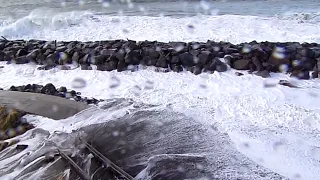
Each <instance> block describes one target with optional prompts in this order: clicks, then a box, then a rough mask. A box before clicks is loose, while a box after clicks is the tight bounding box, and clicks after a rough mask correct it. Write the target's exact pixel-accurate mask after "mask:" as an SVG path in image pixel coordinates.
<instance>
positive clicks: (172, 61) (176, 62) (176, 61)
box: [170, 56, 181, 64]
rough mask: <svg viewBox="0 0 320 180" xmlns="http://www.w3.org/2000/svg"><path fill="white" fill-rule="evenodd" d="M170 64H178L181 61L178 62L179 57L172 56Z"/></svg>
mask: <svg viewBox="0 0 320 180" xmlns="http://www.w3.org/2000/svg"><path fill="white" fill-rule="evenodd" d="M170 62H171V63H172V64H179V63H180V62H181V61H180V58H179V56H172V58H171V60H170Z"/></svg>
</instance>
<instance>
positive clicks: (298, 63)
mask: <svg viewBox="0 0 320 180" xmlns="http://www.w3.org/2000/svg"><path fill="white" fill-rule="evenodd" d="M292 65H293V66H299V65H300V61H299V60H294V61H292Z"/></svg>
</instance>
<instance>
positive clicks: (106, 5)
mask: <svg viewBox="0 0 320 180" xmlns="http://www.w3.org/2000/svg"><path fill="white" fill-rule="evenodd" d="M102 7H105V8H107V7H110V3H109V2H107V1H104V2H103V3H102Z"/></svg>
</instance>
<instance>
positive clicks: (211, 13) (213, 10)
mask: <svg viewBox="0 0 320 180" xmlns="http://www.w3.org/2000/svg"><path fill="white" fill-rule="evenodd" d="M218 14H219V9H212V10H211V11H210V15H211V16H217V15H218Z"/></svg>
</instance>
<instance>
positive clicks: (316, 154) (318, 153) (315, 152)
mask: <svg viewBox="0 0 320 180" xmlns="http://www.w3.org/2000/svg"><path fill="white" fill-rule="evenodd" d="M311 156H312V157H313V158H315V159H317V160H320V148H319V147H316V148H314V149H312V150H311Z"/></svg>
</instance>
